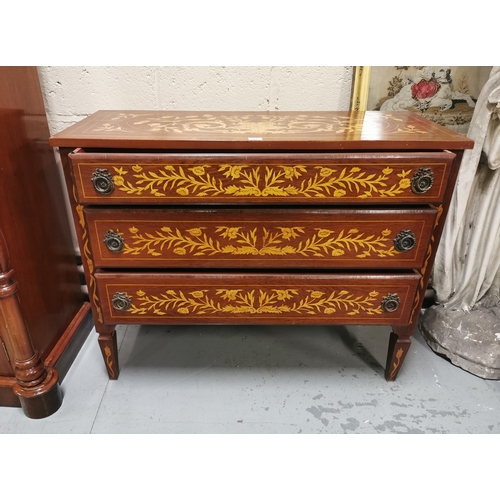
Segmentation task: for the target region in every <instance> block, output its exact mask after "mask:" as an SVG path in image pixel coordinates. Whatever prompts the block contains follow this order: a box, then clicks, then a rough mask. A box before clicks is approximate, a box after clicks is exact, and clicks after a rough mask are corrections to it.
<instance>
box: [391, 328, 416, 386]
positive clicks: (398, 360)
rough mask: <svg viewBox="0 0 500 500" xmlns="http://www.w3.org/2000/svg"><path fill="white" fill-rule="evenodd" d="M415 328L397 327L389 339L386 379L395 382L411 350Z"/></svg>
mask: <svg viewBox="0 0 500 500" xmlns="http://www.w3.org/2000/svg"><path fill="white" fill-rule="evenodd" d="M413 329H414V327H413V326H411V327H409V326H399V327H397V326H395V327H393V331H392V332H391V337H390V339H389V349H388V351H387V363H386V365H385V379H386V380H387V381H394V380H396V377H397V376H398V373H399V370H400V369H401V366H402V365H403V361H404V359H405V357H406V353H407V352H408V350H409V349H410V345H411V334H412V333H413Z"/></svg>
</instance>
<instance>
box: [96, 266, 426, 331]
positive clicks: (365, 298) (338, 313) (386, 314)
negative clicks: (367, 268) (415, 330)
mask: <svg viewBox="0 0 500 500" xmlns="http://www.w3.org/2000/svg"><path fill="white" fill-rule="evenodd" d="M419 278H420V275H418V274H417V273H414V274H405V275H403V274H399V275H392V276H390V275H369V274H367V275H363V274H357V275H345V274H342V275H335V274H305V273H304V274H300V273H294V274H283V275H276V274H263V273H260V274H229V273H228V274H225V273H217V274H215V273H213V274H208V273H207V274H199V273H196V274H194V273H193V274H180V273H179V274H177V273H151V274H139V273H128V274H127V273H121V274H118V273H96V281H97V286H98V290H99V294H100V297H101V301H102V308H103V314H104V319H105V322H107V323H110V324H122V323H132V324H134V323H157V324H168V323H173V324H183V323H186V324H206V323H212V324H214V323H215V324H223V323H231V324H241V323H249V324H273V323H274V324H304V323H316V324H333V323H354V324H391V325H396V324H405V323H406V322H407V321H408V319H409V316H410V312H411V309H412V304H413V300H414V296H415V291H416V288H417V284H418V281H419Z"/></svg>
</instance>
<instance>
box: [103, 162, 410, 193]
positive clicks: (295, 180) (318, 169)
mask: <svg viewBox="0 0 500 500" xmlns="http://www.w3.org/2000/svg"><path fill="white" fill-rule="evenodd" d="M113 168H114V175H113V180H114V184H115V186H116V187H117V188H118V190H119V191H121V192H124V193H126V194H127V195H131V196H155V197H170V198H171V197H179V198H183V197H196V198H200V197H251V198H255V197H282V198H286V197H297V198H325V197H333V198H338V199H340V198H344V197H346V198H361V199H363V198H372V197H377V198H390V197H397V196H408V195H410V194H411V189H410V186H411V179H410V174H411V172H412V169H411V168H410V169H405V168H403V166H400V165H397V166H386V167H385V168H381V169H380V170H376V171H375V172H374V171H373V167H372V169H371V170H370V171H368V170H367V169H366V168H364V166H343V165H328V166H321V165H232V164H222V165H191V166H190V165H164V166H152V165H147V166H143V165H133V166H115V167H113Z"/></svg>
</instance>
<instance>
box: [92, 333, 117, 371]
mask: <svg viewBox="0 0 500 500" xmlns="http://www.w3.org/2000/svg"><path fill="white" fill-rule="evenodd" d="M115 328H116V325H96V330H97V333H98V334H99V338H98V339H97V341H98V342H99V347H100V348H101V353H102V357H103V359H104V364H105V365H106V370H108V375H109V378H110V379H111V380H117V379H118V375H119V373H120V366H119V364H118V343H117V341H116V330H115Z"/></svg>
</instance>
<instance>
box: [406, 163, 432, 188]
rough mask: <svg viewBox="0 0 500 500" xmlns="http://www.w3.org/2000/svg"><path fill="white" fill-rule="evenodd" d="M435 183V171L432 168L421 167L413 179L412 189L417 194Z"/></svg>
mask: <svg viewBox="0 0 500 500" xmlns="http://www.w3.org/2000/svg"><path fill="white" fill-rule="evenodd" d="M433 184H434V172H433V171H432V169H431V168H419V169H418V171H417V172H415V174H414V176H413V177H412V179H411V190H412V191H413V192H414V193H415V194H424V193H426V192H427V191H429V189H430V188H431V187H432V185H433Z"/></svg>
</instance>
